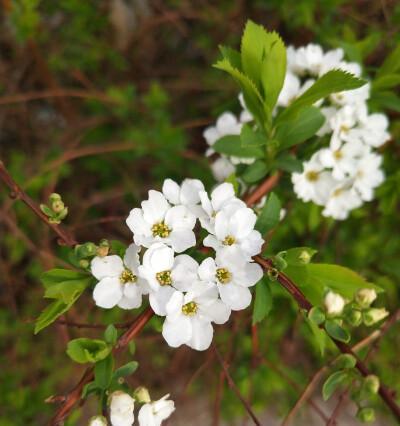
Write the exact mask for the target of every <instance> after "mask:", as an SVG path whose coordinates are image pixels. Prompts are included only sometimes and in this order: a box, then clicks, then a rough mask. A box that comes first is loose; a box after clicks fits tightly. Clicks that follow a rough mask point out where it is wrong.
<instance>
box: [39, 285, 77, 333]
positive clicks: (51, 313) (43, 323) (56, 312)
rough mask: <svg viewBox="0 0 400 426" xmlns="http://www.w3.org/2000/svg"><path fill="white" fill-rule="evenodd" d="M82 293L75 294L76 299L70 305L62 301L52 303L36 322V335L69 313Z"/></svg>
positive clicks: (72, 299) (71, 300)
mask: <svg viewBox="0 0 400 426" xmlns="http://www.w3.org/2000/svg"><path fill="white" fill-rule="evenodd" d="M81 294H82V293H78V292H77V293H75V294H74V297H73V298H71V299H70V301H69V302H68V303H64V302H63V301H62V300H55V301H54V302H52V303H50V305H48V306H47V307H46V308H45V309H44V310H43V311H42V312H41V314H40V315H39V316H38V318H37V319H36V322H35V329H34V333H35V334H37V333H39V331H41V330H43V329H44V328H46V327H47V326H48V325H50V324H51V323H53V322H54V321H55V320H56V319H57V318H58V317H59V316H61V315H62V314H63V313H65V312H67V311H68V310H69V309H70V308H71V306H72V305H73V304H74V303H75V302H76V301H77V300H78V298H79V296H80V295H81Z"/></svg>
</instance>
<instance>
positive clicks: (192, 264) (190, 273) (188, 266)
mask: <svg viewBox="0 0 400 426" xmlns="http://www.w3.org/2000/svg"><path fill="white" fill-rule="evenodd" d="M198 269H199V264H198V263H197V262H196V261H195V260H194V259H193V257H191V256H189V255H187V254H180V255H179V256H176V258H175V263H174V266H173V269H172V274H171V275H172V282H173V286H174V287H175V288H176V289H178V290H180V291H188V290H189V288H190V287H191V286H192V285H193V283H194V282H195V281H197V270H198Z"/></svg>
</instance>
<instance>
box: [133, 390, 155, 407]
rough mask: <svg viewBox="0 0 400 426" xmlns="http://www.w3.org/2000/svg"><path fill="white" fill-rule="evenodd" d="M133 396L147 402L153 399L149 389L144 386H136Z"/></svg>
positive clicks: (140, 401)
mask: <svg viewBox="0 0 400 426" xmlns="http://www.w3.org/2000/svg"><path fill="white" fill-rule="evenodd" d="M133 396H134V398H135V399H136V401H138V402H139V403H143V404H147V403H148V402H150V401H151V398H150V394H149V391H148V390H147V389H146V388H145V387H143V386H139V387H138V388H136V389H135V392H134V393H133Z"/></svg>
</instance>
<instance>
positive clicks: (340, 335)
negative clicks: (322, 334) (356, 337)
mask: <svg viewBox="0 0 400 426" xmlns="http://www.w3.org/2000/svg"><path fill="white" fill-rule="evenodd" d="M325 330H326V332H327V333H328V334H329V336H331V337H332V338H333V339H335V340H339V341H340V342H345V343H348V342H349V341H350V338H351V336H350V334H349V332H348V331H347V330H345V329H344V328H343V327H341V326H340V325H339V324H338V323H337V322H336V321H334V320H326V321H325Z"/></svg>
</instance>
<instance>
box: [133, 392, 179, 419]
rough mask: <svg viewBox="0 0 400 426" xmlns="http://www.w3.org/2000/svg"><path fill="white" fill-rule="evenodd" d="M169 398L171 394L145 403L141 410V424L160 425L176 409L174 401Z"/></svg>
mask: <svg viewBox="0 0 400 426" xmlns="http://www.w3.org/2000/svg"><path fill="white" fill-rule="evenodd" d="M168 398H169V394H167V395H164V396H163V397H162V398H160V399H159V400H158V401H152V402H148V403H146V404H144V405H143V406H142V408H141V409H140V410H139V415H138V420H139V426H160V425H161V423H162V422H163V421H164V420H166V419H167V418H168V417H169V416H170V415H171V414H172V413H173V412H174V411H175V404H174V401H172V400H170V399H168Z"/></svg>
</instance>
